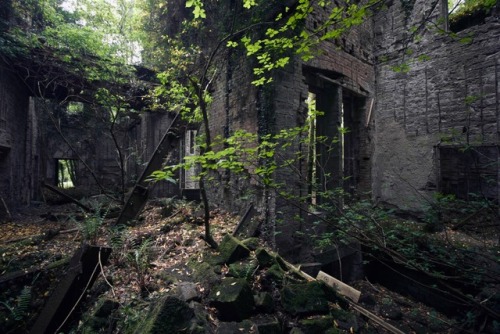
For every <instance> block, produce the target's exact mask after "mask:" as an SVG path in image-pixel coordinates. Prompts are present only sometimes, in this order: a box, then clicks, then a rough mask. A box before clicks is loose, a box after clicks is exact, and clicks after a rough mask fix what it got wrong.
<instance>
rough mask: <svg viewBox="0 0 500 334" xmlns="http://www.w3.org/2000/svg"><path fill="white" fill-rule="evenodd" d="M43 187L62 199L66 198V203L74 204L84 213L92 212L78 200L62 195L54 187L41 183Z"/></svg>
mask: <svg viewBox="0 0 500 334" xmlns="http://www.w3.org/2000/svg"><path fill="white" fill-rule="evenodd" d="M43 186H44V187H45V188H47V189H49V190H50V191H52V192H54V193H56V194H58V195H59V196H62V197H64V198H66V199H67V200H68V201H70V202H72V203H75V204H76V205H78V206H79V207H80V208H82V209H83V210H84V211H85V212H93V210H92V209H91V208H89V207H88V206H86V205H85V204H83V203H82V202H80V201H79V200H77V199H75V198H73V197H71V196H69V195H67V194H65V193H63V192H62V191H60V190H59V189H57V188H56V187H54V186H51V185H50V184H47V183H43Z"/></svg>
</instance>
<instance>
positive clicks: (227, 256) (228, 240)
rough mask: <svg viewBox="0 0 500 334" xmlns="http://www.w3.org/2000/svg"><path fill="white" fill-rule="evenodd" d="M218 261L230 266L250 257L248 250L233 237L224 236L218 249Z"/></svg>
mask: <svg viewBox="0 0 500 334" xmlns="http://www.w3.org/2000/svg"><path fill="white" fill-rule="evenodd" d="M218 251H219V254H220V259H219V263H226V264H230V263H233V262H236V261H238V260H241V259H244V258H246V257H247V256H248V255H250V250H249V249H248V248H247V247H246V246H245V245H243V243H242V242H241V241H239V240H238V239H236V238H235V237H233V236H231V235H229V234H226V235H225V236H224V238H223V239H222V241H221V243H220V245H219V248H218Z"/></svg>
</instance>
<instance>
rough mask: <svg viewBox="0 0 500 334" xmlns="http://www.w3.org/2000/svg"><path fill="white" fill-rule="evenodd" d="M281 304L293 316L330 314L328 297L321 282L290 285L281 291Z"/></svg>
mask: <svg viewBox="0 0 500 334" xmlns="http://www.w3.org/2000/svg"><path fill="white" fill-rule="evenodd" d="M281 303H282V305H283V307H284V308H285V311H286V312H288V313H290V314H292V315H307V314H314V313H326V312H328V310H329V308H328V297H327V294H326V293H325V289H324V288H323V286H322V284H321V283H319V282H308V283H304V284H290V285H287V286H285V287H283V289H282V290H281Z"/></svg>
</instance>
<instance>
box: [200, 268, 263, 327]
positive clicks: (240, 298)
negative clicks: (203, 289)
mask: <svg viewBox="0 0 500 334" xmlns="http://www.w3.org/2000/svg"><path fill="white" fill-rule="evenodd" d="M209 299H210V304H211V305H213V306H214V307H215V308H217V310H218V311H219V315H218V317H219V319H221V320H224V321H227V320H236V321H240V320H243V319H246V318H248V317H249V316H250V315H251V313H252V311H253V309H254V300H253V294H252V290H251V289H250V285H248V283H247V281H246V280H244V279H241V278H226V279H224V280H223V281H222V282H221V284H220V285H219V286H217V287H215V288H214V289H212V291H211V292H210V297H209Z"/></svg>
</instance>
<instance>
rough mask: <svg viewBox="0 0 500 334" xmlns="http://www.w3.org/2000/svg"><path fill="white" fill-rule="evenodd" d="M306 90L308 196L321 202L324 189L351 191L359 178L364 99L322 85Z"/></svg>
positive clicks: (353, 191) (312, 201)
mask: <svg viewBox="0 0 500 334" xmlns="http://www.w3.org/2000/svg"><path fill="white" fill-rule="evenodd" d="M325 87H326V89H323V90H317V91H314V92H312V91H311V92H309V94H308V98H307V105H308V125H309V130H308V132H309V133H308V147H309V149H308V159H307V166H308V174H307V175H308V195H309V198H310V202H311V204H320V203H321V196H320V194H321V193H322V192H324V191H327V192H328V191H336V189H343V190H344V191H345V192H346V193H349V194H352V195H353V194H354V193H355V191H356V188H357V183H358V181H359V173H360V172H359V170H360V166H359V163H360V162H359V160H360V159H359V156H360V145H361V141H360V132H359V128H360V126H361V125H360V124H361V123H362V120H361V118H362V117H361V116H362V111H363V108H364V105H365V98H364V97H360V96H358V95H355V94H354V93H352V92H350V91H348V90H346V89H342V88H341V87H340V86H338V85H329V84H325Z"/></svg>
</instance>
